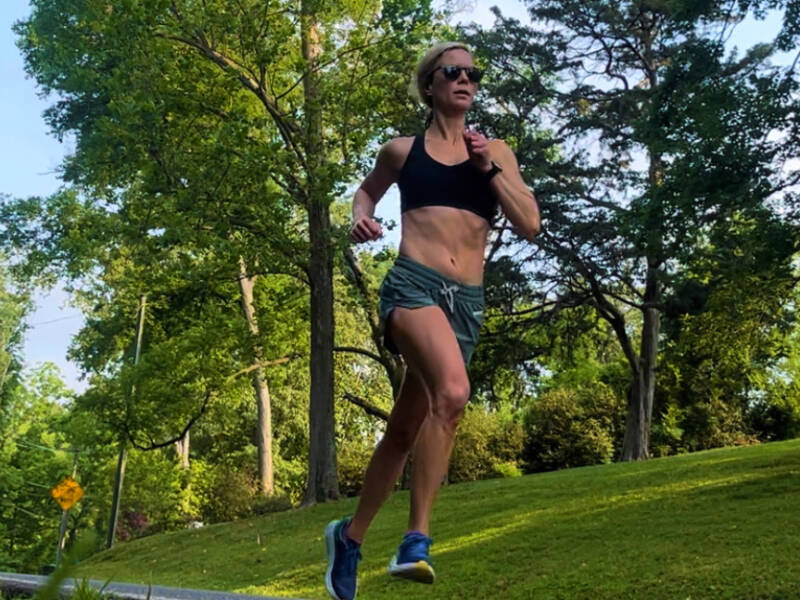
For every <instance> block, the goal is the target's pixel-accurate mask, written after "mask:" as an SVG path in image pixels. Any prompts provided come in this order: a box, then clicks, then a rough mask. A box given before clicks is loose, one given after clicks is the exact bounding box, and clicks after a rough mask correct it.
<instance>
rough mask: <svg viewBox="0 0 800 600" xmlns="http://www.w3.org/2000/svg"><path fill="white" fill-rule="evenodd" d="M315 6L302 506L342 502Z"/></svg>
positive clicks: (311, 12) (309, 16) (306, 43)
mask: <svg viewBox="0 0 800 600" xmlns="http://www.w3.org/2000/svg"><path fill="white" fill-rule="evenodd" d="M316 12H317V3H316V2H314V1H313V0H303V1H302V3H301V18H300V28H301V37H302V50H303V58H304V59H305V61H306V76H305V78H304V79H303V91H304V109H305V110H304V115H305V126H306V130H305V148H306V161H307V165H306V169H307V175H308V232H309V240H310V243H311V256H310V260H309V280H310V282H311V358H310V371H311V399H310V406H309V452H308V483H307V486H306V493H305V498H304V499H303V505H304V506H307V505H310V504H314V503H316V502H324V501H325V500H328V499H336V498H338V497H339V483H338V480H337V475H336V446H335V440H334V407H333V340H334V322H333V252H332V248H331V231H330V214H329V205H328V190H327V187H326V186H327V183H326V181H325V180H324V170H323V166H324V162H325V154H324V153H325V149H324V146H323V130H322V103H321V98H320V91H319V71H318V70H317V69H318V61H319V54H320V52H321V46H320V41H319V24H318V23H317V21H316Z"/></svg>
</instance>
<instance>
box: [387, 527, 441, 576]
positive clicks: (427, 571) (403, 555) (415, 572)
mask: <svg viewBox="0 0 800 600" xmlns="http://www.w3.org/2000/svg"><path fill="white" fill-rule="evenodd" d="M431 544H433V540H432V539H431V538H429V537H428V536H427V535H423V534H421V533H416V532H412V533H407V534H406V535H404V536H403V541H402V542H400V547H398V548H397V554H395V555H394V556H393V557H392V561H391V562H390V563H389V568H388V569H387V571H389V573H390V574H392V575H395V576H397V577H403V578H404V579H410V580H412V581H418V582H420V583H433V579H434V577H435V573H434V572H433V561H431V558H430V556H428V549H429V548H430V546H431Z"/></svg>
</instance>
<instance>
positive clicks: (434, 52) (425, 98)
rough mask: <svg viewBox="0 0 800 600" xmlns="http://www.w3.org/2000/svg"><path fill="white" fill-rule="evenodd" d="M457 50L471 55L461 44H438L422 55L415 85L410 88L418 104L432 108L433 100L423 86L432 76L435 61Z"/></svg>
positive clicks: (470, 51)
mask: <svg viewBox="0 0 800 600" xmlns="http://www.w3.org/2000/svg"><path fill="white" fill-rule="evenodd" d="M459 49H460V50H466V51H467V52H469V53H470V54H472V50H470V49H469V46H467V45H466V44H464V43H463V42H439V43H438V44H436V45H434V46H433V47H432V48H431V49H430V50H428V51H427V52H426V53H425V54H423V55H422V58H420V59H419V62H418V63H417V77H416V82H415V83H416V85H415V86H414V87H412V89H411V93H412V95H414V96H415V97H416V98H417V99H418V100H419V101H420V102H422V103H423V104H425V105H427V107H428V108H433V100H432V99H431V96H430V94H428V93H427V92H426V91H425V86H427V85H428V83H429V80H430V77H431V75H432V74H433V69H434V68H435V66H436V61H437V60H439V57H440V56H441V55H442V54H444V53H445V52H447V51H448V50H459Z"/></svg>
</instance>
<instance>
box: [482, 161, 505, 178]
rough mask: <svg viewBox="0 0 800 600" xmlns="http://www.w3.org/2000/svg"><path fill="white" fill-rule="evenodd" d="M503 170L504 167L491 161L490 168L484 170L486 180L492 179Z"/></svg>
mask: <svg viewBox="0 0 800 600" xmlns="http://www.w3.org/2000/svg"><path fill="white" fill-rule="evenodd" d="M502 170H503V167H501V166H500V165H498V164H497V163H496V162H494V161H491V162H490V164H489V169H487V170H486V171H484V172H483V175H484V177H486V181H490V180H491V179H492V178H493V177H494V176H495V175H497V174H498V173H500V172H501V171H502Z"/></svg>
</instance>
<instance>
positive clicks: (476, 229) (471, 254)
mask: <svg viewBox="0 0 800 600" xmlns="http://www.w3.org/2000/svg"><path fill="white" fill-rule="evenodd" d="M401 219H402V237H401V240H400V248H399V252H400V254H404V255H406V256H408V257H409V258H411V259H412V260H415V261H417V262H420V263H422V264H424V265H427V266H429V267H430V268H432V269H435V270H437V271H439V272H440V273H441V274H442V275H445V276H446V277H449V278H451V279H455V280H456V281H459V282H461V283H463V284H465V285H482V284H483V255H484V252H485V250H486V237H487V235H488V233H489V224H488V223H487V222H486V219H484V218H483V217H480V216H478V215H476V214H475V213H473V212H471V211H468V210H464V209H460V208H453V207H450V206H421V207H419V208H414V209H412V210H409V211H406V212H404V213H403V214H402V216H401Z"/></svg>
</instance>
